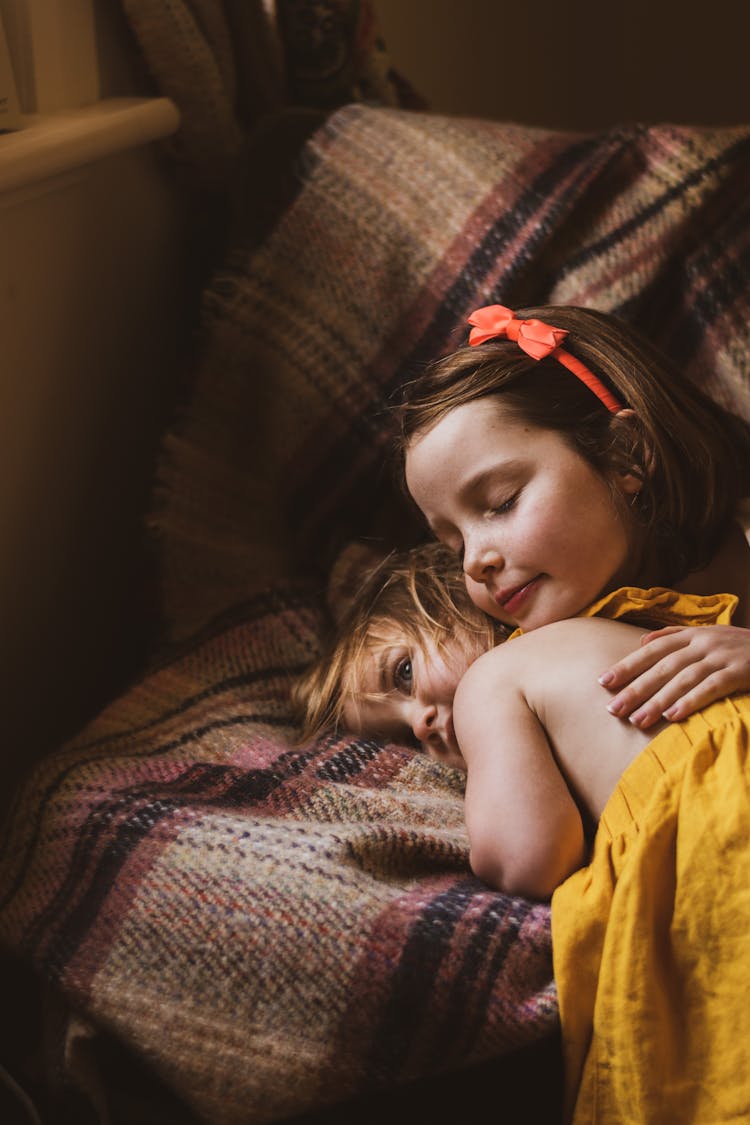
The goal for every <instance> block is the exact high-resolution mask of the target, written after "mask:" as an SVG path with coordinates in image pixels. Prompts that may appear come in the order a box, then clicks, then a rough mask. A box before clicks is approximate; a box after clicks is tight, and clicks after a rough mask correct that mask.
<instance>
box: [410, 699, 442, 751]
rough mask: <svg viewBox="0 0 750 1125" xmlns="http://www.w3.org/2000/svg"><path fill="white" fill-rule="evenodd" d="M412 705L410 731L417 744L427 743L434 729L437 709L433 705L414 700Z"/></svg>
mask: <svg viewBox="0 0 750 1125" xmlns="http://www.w3.org/2000/svg"><path fill="white" fill-rule="evenodd" d="M414 705H415V711H414V718H413V721H412V725H411V729H412V731H413V732H414V737H415V738H416V739H417V741H418V742H427V740H428V739H429V737H430V735H431V734H432V733H433V730H434V728H435V720H436V718H437V707H436V706H435V704H434V703H422V702H420V701H419V700H416V701H415V704H414Z"/></svg>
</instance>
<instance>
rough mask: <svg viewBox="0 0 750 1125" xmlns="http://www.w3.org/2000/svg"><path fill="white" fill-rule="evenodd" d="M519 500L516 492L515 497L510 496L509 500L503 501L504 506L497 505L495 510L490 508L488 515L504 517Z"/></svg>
mask: <svg viewBox="0 0 750 1125" xmlns="http://www.w3.org/2000/svg"><path fill="white" fill-rule="evenodd" d="M517 499H518V493H517V492H514V493H513V495H512V496H509V497H508V499H507V500H503V502H502V504H497V505H495V507H493V508H488V509H487V514H488V515H490V516H502V515H503V514H504V513H505V512H509V511H510V510H511V508H512V507H513V505H514V504H515V502H516V500H517Z"/></svg>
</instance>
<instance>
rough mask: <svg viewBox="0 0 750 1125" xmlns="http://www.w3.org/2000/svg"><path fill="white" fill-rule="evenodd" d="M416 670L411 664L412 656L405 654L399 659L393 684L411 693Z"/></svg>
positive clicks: (399, 689)
mask: <svg viewBox="0 0 750 1125" xmlns="http://www.w3.org/2000/svg"><path fill="white" fill-rule="evenodd" d="M413 679H414V671H413V669H412V665H411V657H410V656H405V657H404V658H403V660H399V661H398V663H397V664H396V667H395V668H394V670H393V684H394V687H396V688H397V689H398V691H403V692H404V693H405V694H406V695H410V694H411V689H412V685H413Z"/></svg>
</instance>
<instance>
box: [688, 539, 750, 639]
mask: <svg viewBox="0 0 750 1125" xmlns="http://www.w3.org/2000/svg"><path fill="white" fill-rule="evenodd" d="M676 589H678V590H682V591H683V592H684V593H686V594H736V595H737V597H738V598H739V599H740V602H739V605H738V606H737V610H736V612H735V615H734V618H733V622H732V624H734V625H742V626H744V627H745V628H747V627H748V626H750V546H749V545H748V542H747V540H746V539H745V536H744V534H743V532H742V529H741V528H740V526H739V525H738V524H736V523H733V524H732V526H731V527H730V529H729V532H728V533H727V535H726V536H725V537H724V540H723V541H722V543H721V545H720V546H719V549H718V551H717V552H716V554H715V555H714V556H713V558H712V559H711V561H710V562H709V563H708V564H707V566H704V567H703V568H702V569H701V570H697V571H694V572H693V573H692V574H688V575H686V576H685V578H683V579H681V581H680V582H678V583H676Z"/></svg>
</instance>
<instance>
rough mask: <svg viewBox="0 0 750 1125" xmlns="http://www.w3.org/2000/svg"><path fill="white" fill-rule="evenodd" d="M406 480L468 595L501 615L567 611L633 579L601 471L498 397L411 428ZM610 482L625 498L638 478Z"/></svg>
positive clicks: (545, 618) (625, 536)
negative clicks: (459, 569) (421, 428)
mask: <svg viewBox="0 0 750 1125" xmlns="http://www.w3.org/2000/svg"><path fill="white" fill-rule="evenodd" d="M406 483H407V486H408V489H409V492H410V493H411V495H412V497H413V498H414V500H415V501H416V503H417V504H418V506H419V507H420V508H421V510H422V512H423V513H424V515H425V517H426V518H427V521H428V523H429V524H430V527H431V528H432V530H433V532H434V533H435V535H436V536H437V538H438V539H441V540H442V541H443V542H444V543H446V544H447V545H448V546H449V547H451V548H452V549H453V550H455V551H456V552H457V553H458V554H459V555H461V556H462V558H463V566H464V572H465V574H466V585H467V588H468V591H469V594H470V595H471V598H472V600H473V601H474V602H475V604H476V605H478V606H479V607H480V608H481V609H484V610H485V612H488V613H490V614H491V615H492V616H493V617H496V618H498V619H499V620H500V621H504V622H506V624H510V625H514V626H521V627H522V628H523V629H525V630H530V629H536V628H539V626H540V625H545V624H548V623H549V622H551V621H559V620H562V619H564V618H567V617H574V616H575V615H576V614H578V613H580V612H581V611H582V610H583V609H585V608H586V606H588V605H590V604H591V602H593V601H594V600H595V599H596V598H597V597H598V596H599V595H600V594H603V593H606V592H607V591H608V590H611V589H615V588H616V587H617V586H619V585H624V584H625V583H626V582H627V581H628V580H630V581H631V582H632V581H634V580H635V573H634V571H635V565H634V562H633V554H634V545H633V530H632V527H631V526H630V525H629V524H628V523H627V522H626V521H625V519H624V518H623V514H622V513H623V508H624V506H623V505H622V504H618V502H617V500H616V498H615V495H614V494H613V491H612V489H611V488H610V485H609V484H608V482H607V481H605V480H604V479H603V478H602V477H601V476H600V475H599V474H598V473H597V472H596V471H595V470H594V468H593V467H592V466H591V465H590V464H589V462H588V461H586V460H585V459H584V458H583V457H582V456H581V455H580V454H579V453H577V452H576V451H575V450H574V449H573V448H572V447H571V446H570V445H569V444H568V443H567V441H566V440H565V439H564V438H563V437H562V436H561V435H560V434H558V433H555V432H554V431H552V430H546V429H541V428H540V427H538V426H533V425H531V424H529V423H526V422H522V421H520V420H519V419H518V418H515V417H514V416H513V414H512V413H511V412H510V411H509V410H508V409H507V408H506V407H504V406H503V404H502V402H501V400H500V399H499V398H498V397H497V396H490V397H488V398H483V399H478V400H477V401H475V402H469V403H465V404H464V405H462V406H459V407H457V408H456V409H455V410H452V411H451V412H450V413H449V414H447V415H445V417H444V418H441V419H440V421H439V422H437V423H436V425H435V426H433V428H432V429H430V430H428V431H427V432H425V433H423V434H419V435H417V436H416V437H415V438H414V439H412V442H411V444H410V446H409V448H408V450H407V454H406ZM616 487H617V488H619V490H620V492H621V493H622V496H623V497H624V498H625V499H627V498H628V497H629V495H631V494H632V493H634V492H636V491H637V490H638V488H639V487H640V482H639V481H637V480H636V478H635V477H631V476H630V475H629V474H623V475H622V477H621V478H620V477H618V480H617V482H616Z"/></svg>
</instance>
